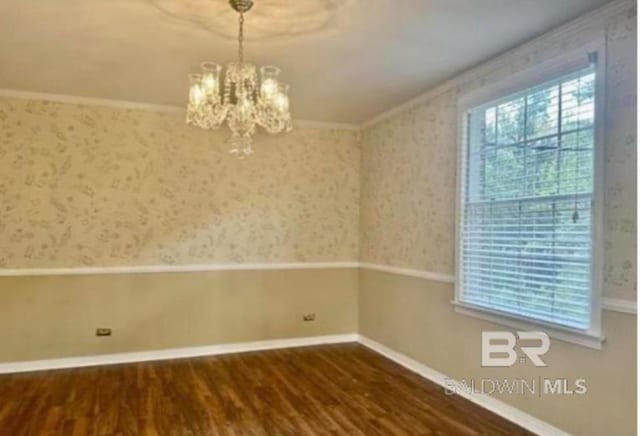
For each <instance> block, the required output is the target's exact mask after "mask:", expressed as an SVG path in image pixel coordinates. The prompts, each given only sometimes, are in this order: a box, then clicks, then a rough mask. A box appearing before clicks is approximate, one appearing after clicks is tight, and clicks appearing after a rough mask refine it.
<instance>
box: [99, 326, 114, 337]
mask: <svg viewBox="0 0 640 436" xmlns="http://www.w3.org/2000/svg"><path fill="white" fill-rule="evenodd" d="M96 336H111V329H105V328H98V329H96Z"/></svg>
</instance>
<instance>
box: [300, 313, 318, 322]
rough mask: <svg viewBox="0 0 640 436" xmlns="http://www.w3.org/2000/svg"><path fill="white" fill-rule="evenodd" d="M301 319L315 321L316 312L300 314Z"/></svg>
mask: <svg viewBox="0 0 640 436" xmlns="http://www.w3.org/2000/svg"><path fill="white" fill-rule="evenodd" d="M302 320H303V321H315V320H316V314H315V313H307V314H305V315H302Z"/></svg>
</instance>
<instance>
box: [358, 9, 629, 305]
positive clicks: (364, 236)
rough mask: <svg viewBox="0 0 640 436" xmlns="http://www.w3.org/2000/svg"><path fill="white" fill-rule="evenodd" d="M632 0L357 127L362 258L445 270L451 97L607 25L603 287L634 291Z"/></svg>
mask: <svg viewBox="0 0 640 436" xmlns="http://www.w3.org/2000/svg"><path fill="white" fill-rule="evenodd" d="M636 26H637V25H636V6H635V4H634V2H629V6H628V8H626V9H625V10H623V11H622V12H621V13H618V14H617V15H616V16H614V17H611V18H609V19H608V20H607V21H606V22H602V23H600V22H597V23H592V25H591V26H585V27H584V29H583V30H582V31H581V32H578V33H574V34H571V35H569V34H567V33H566V32H565V33H559V34H556V35H550V36H549V37H547V38H544V39H542V40H538V41H537V42H536V43H534V44H529V45H527V46H525V47H523V48H522V49H520V50H518V51H516V52H513V53H512V54H511V55H509V56H507V57H501V58H498V59H496V60H495V61H491V62H489V63H487V64H485V65H483V66H480V67H478V68H476V69H474V70H472V71H470V72H468V73H465V74H464V75H462V76H459V77H458V78H457V79H454V80H453V81H452V82H449V84H448V85H445V86H443V87H441V88H439V89H438V90H436V91H434V92H433V94H432V97H430V98H428V99H427V100H426V101H423V102H421V103H418V104H416V105H415V106H413V107H411V108H408V109H407V110H404V111H402V112H400V113H399V114H397V115H394V116H393V117H391V118H388V119H385V120H383V121H380V122H379V123H377V124H375V125H373V126H371V127H369V128H367V129H365V131H364V132H363V137H362V151H361V154H362V163H361V213H360V214H361V217H360V231H361V237H360V247H361V252H360V258H361V260H362V261H363V262H371V263H379V264H386V265H393V266H400V267H407V268H415V269H424V270H428V271H434V272H440V273H445V274H453V272H454V247H455V201H456V166H457V161H456V153H457V108H456V105H457V101H458V98H459V97H460V96H461V95H463V94H465V93H467V92H469V91H471V90H474V89H478V88H480V87H482V86H483V85H485V84H488V83H490V82H493V81H497V80H500V78H502V77H506V76H508V75H510V74H513V73H514V72H517V71H519V70H522V69H523V68H527V67H530V66H532V65H536V64H538V63H540V62H541V61H543V60H545V59H548V58H551V57H554V56H557V55H561V54H562V53H563V52H566V51H567V50H570V49H571V48H573V47H579V46H580V45H582V44H584V43H585V42H586V41H589V40H591V39H593V35H597V34H602V33H604V34H605V35H606V44H607V68H606V100H607V102H606V108H605V111H606V113H607V119H606V146H607V161H606V210H605V219H606V229H605V232H606V233H605V295H606V296H607V297H611V298H622V299H635V298H636V286H637V284H636V231H637V229H636V173H637V168H636V153H637V137H636V113H637V108H636V104H637V103H636V99H637V96H636V36H637V27H636Z"/></svg>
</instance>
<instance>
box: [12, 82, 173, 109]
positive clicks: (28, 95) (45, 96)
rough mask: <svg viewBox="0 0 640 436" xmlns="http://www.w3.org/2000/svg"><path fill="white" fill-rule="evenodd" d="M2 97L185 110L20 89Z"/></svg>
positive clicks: (88, 104)
mask: <svg viewBox="0 0 640 436" xmlns="http://www.w3.org/2000/svg"><path fill="white" fill-rule="evenodd" d="M0 97H9V98H19V99H23V100H43V101H50V102H54V103H66V104H77V105H86V106H102V107H110V108H115V109H133V110H140V111H147V112H162V113H174V114H175V113H182V112H184V109H183V108H181V107H178V106H171V105H161V104H151V103H141V102H135V101H126V100H112V99H107V98H93V97H80V96H75V95H64V94H49V93H44V92H31V91H24V90H20V89H6V88H0Z"/></svg>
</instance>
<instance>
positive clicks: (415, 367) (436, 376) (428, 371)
mask: <svg viewBox="0 0 640 436" xmlns="http://www.w3.org/2000/svg"><path fill="white" fill-rule="evenodd" d="M358 342H360V343H361V344H362V345H364V346H365V347H367V348H370V349H372V350H373V351H375V352H376V353H379V354H382V355H383V356H385V357H387V358H389V359H391V360H393V361H394V362H396V363H398V364H400V365H402V366H404V367H405V368H407V369H408V370H410V371H413V372H415V373H417V374H419V375H421V376H422V377H424V378H426V379H429V380H431V381H432V382H434V383H437V384H439V385H440V386H443V387H445V386H446V381H447V380H448V379H450V377H447V376H446V375H444V374H442V373H441V372H438V371H436V370H435V369H433V368H430V367H428V366H426V365H424V364H422V363H420V362H418V361H417V360H414V359H412V358H410V357H409V356H406V355H404V354H402V353H399V352H397V351H395V350H392V349H391V348H389V347H387V346H385V345H382V344H380V343H379V342H376V341H374V340H372V339H369V338H367V337H366V336H362V335H358ZM458 395H460V396H461V397H463V398H466V399H467V400H469V401H471V402H473V403H475V404H477V405H478V406H480V407H482V408H484V409H487V410H489V411H490V412H493V413H495V414H496V415H499V416H501V417H503V418H504V419H507V420H509V421H511V422H513V423H515V424H517V425H519V426H520V427H522V428H525V429H527V430H529V431H531V432H533V433H535V434H538V435H541V436H546V435H549V436H569V433H567V432H565V431H562V430H560V429H559V428H557V427H554V426H553V425H551V424H548V423H546V422H544V421H542V420H541V419H538V418H536V417H534V416H532V415H529V414H528V413H525V412H523V411H522V410H520V409H516V408H515V407H513V406H510V405H508V404H506V403H503V402H502V401H500V400H497V399H495V398H493V397H490V396H488V395H485V394H478V393H465V392H460V393H459V394H458Z"/></svg>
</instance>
